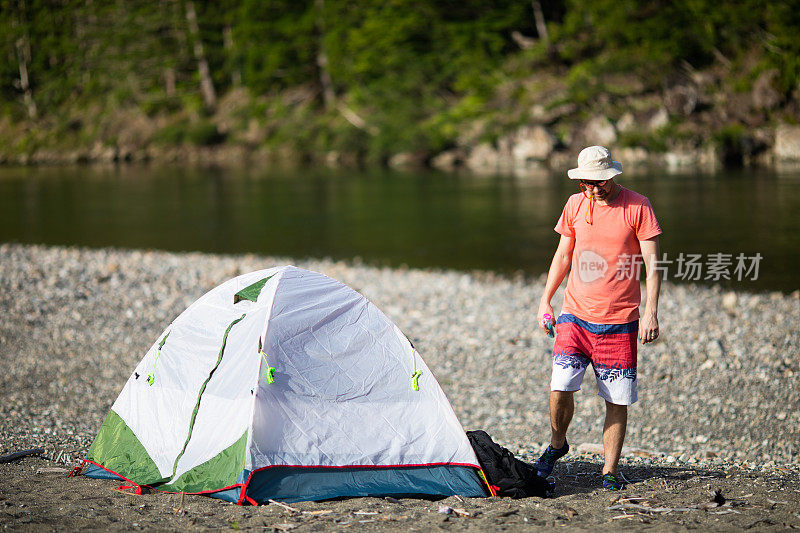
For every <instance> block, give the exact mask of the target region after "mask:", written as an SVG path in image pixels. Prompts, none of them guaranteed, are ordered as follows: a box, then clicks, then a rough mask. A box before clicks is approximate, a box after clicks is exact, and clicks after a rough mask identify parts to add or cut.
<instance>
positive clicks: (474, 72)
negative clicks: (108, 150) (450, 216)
mask: <svg viewBox="0 0 800 533" xmlns="http://www.w3.org/2000/svg"><path fill="white" fill-rule="evenodd" d="M190 1H191V5H192V6H194V8H195V11H196V14H197V25H198V28H199V32H198V33H195V32H194V31H193V29H192V27H191V26H190V24H189V22H188V17H187V14H188V12H189V10H188V7H189V5H190ZM542 7H543V8H544V15H545V18H546V22H547V29H548V33H549V43H545V42H544V41H542V40H535V38H536V37H539V36H538V35H537V29H536V26H535V24H534V19H533V10H532V7H531V3H530V2H519V1H516V0H459V1H456V0H440V1H432V0H422V1H420V0H361V1H359V2H346V1H344V0H218V1H215V2H208V1H203V0H161V1H158V2H155V1H153V0H139V1H136V2H102V1H99V2H82V1H78V0H62V1H60V2H52V1H49V0H26V1H25V2H21V1H17V0H0V114H2V116H5V117H9V118H10V119H11V121H12V122H15V123H16V122H20V121H22V122H24V121H28V120H29V119H28V114H29V112H30V107H29V106H30V103H29V101H28V100H26V98H28V97H30V98H32V101H33V102H34V103H35V106H36V108H37V110H38V117H37V118H36V119H35V120H31V122H32V123H35V122H36V121H40V124H39V126H40V127H41V128H44V129H46V128H48V127H50V129H51V133H52V132H56V133H58V132H59V131H60V130H59V128H60V127H61V126H58V124H59V123H60V120H61V119H59V118H58V117H68V116H72V114H73V112H77V111H80V110H87V109H91V110H92V113H93V116H94V117H95V119H96V121H98V122H99V120H100V119H99V118H98V117H105V118H104V119H103V120H106V119H107V118H108V120H112V121H113V117H114V115H115V113H117V112H118V111H119V110H120V109H126V110H131V109H133V110H137V109H138V110H139V111H140V112H141V114H142V115H144V116H145V117H150V119H152V120H153V121H155V120H165V122H166V123H167V124H168V125H167V126H163V127H162V128H161V130H159V131H158V133H157V134H156V135H155V139H154V140H155V141H156V142H159V143H164V144H181V143H189V144H194V145H198V146H207V145H212V144H216V143H220V142H225V140H226V137H225V136H224V135H222V134H220V132H219V131H218V129H217V128H216V127H215V126H214V125H213V123H222V122H221V120H219V117H215V116H213V115H214V114H215V113H217V112H218V110H217V109H214V108H213V106H209V105H207V104H206V103H205V102H204V100H203V97H202V94H201V90H200V84H201V79H202V77H203V75H204V74H203V73H201V68H200V65H201V63H202V62H201V61H200V59H201V58H199V57H198V55H202V59H203V60H204V61H205V64H207V65H208V70H209V75H210V79H211V81H212V83H213V86H214V89H215V91H216V93H217V95H218V96H222V95H225V94H226V93H229V91H230V90H231V89H233V88H236V89H237V91H238V90H242V92H244V93H246V94H248V95H249V97H252V99H253V101H254V102H256V101H257V102H259V103H258V104H250V105H246V106H244V107H239V108H236V109H235V110H233V111H230V113H233V114H234V115H235V116H234V117H233V118H234V119H235V124H236V126H235V127H234V128H245V127H247V124H249V123H250V122H251V119H253V118H255V119H256V121H257V123H258V124H259V125H262V126H263V128H264V132H265V133H264V134H263V135H261V137H259V138H265V142H266V143H268V144H275V145H277V144H281V143H284V144H288V145H292V146H295V147H296V148H297V149H298V150H299V151H303V152H308V151H312V150H318V151H319V150H321V151H328V150H337V151H347V152H355V153H359V154H363V155H366V156H368V157H369V158H371V159H374V160H377V161H380V160H383V159H385V158H386V157H388V156H389V155H391V154H393V153H397V152H400V151H411V152H418V153H420V152H435V151H439V150H442V149H445V148H448V147H450V146H452V145H453V144H454V143H455V142H456V139H458V138H459V136H460V134H461V132H462V130H463V128H465V127H468V126H469V124H470V123H471V122H474V121H476V120H485V121H487V122H488V121H491V124H489V125H488V126H487V127H486V128H485V129H484V130H483V131H484V132H485V134H486V135H488V136H490V137H492V136H496V135H499V134H501V133H502V130H503V129H504V128H508V127H513V125H514V124H515V123H516V122H518V120H519V119H520V117H521V116H524V111H523V112H519V111H518V110H519V109H523V110H524V109H528V108H529V106H530V105H531V103H532V101H533V99H532V98H531V97H530V95H528V94H526V91H525V89H523V87H528V86H529V85H527V84H525V83H523V80H529V79H531V78H533V77H535V76H536V75H537V70H538V69H546V70H548V71H549V72H551V73H552V72H555V71H559V72H563V73H565V74H564V76H565V77H564V79H563V81H564V82H566V91H563V93H564V94H563V96H561V97H560V98H555V100H559V101H563V102H570V103H576V104H578V106H579V108H580V109H579V110H578V113H582V112H585V111H586V109H587V108H589V107H591V106H593V105H595V102H596V100H597V97H598V96H599V95H601V94H607V95H611V96H612V97H613V96H624V95H625V94H626V93H625V91H626V90H627V89H626V88H624V87H620V86H618V85H617V84H615V83H612V82H610V81H607V80H608V76H609V75H610V74H614V73H634V74H635V77H636V78H637V79H641V80H646V83H647V84H649V86H648V87H647V88H648V89H651V90H652V89H660V87H661V86H662V84H663V83H665V82H667V81H668V78H669V77H670V76H673V75H674V74H675V73H676V72H679V71H680V72H685V70H686V68H687V64H688V65H689V66H691V67H693V68H695V69H697V68H702V67H704V66H707V65H710V64H712V63H713V62H715V61H718V60H719V59H718V58H719V57H721V56H724V57H726V58H728V60H730V61H731V62H732V63H733V64H734V65H737V66H739V65H741V70H742V72H737V73H736V74H735V75H732V76H736V77H735V78H734V79H732V80H729V81H731V82H732V83H733V85H734V86H735V87H737V88H738V89H741V90H746V89H748V87H749V84H750V83H751V82H752V81H753V80H754V79H755V76H756V75H757V74H756V69H758V71H759V72H760V71H763V70H765V69H771V68H777V69H778V71H779V77H778V80H777V84H778V88H779V90H780V91H782V92H783V93H784V95H785V96H787V97H790V95H791V94H792V91H794V90H795V89H796V87H797V85H798V82H800V39H797V34H798V30H800V9H797V8H796V6H794V5H792V4H791V3H789V2H771V1H769V0H716V1H714V2H711V1H710V0H594V1H592V2H584V1H582V0H556V1H553V2H542ZM514 32H519V33H520V34H522V35H523V36H526V37H527V38H528V39H529V40H531V39H533V41H532V42H533V43H534V44H533V46H532V47H531V48H529V49H527V50H522V49H521V48H520V47H519V46H518V44H516V42H515V40H514V39H512V34H514ZM751 55H755V56H756V59H757V61H755V62H754V61H750V60H749V58H750V56H751ZM754 64H755V65H756V66H755V67H754V66H753V65H754ZM748 69H749V70H748ZM23 71H25V72H27V77H28V80H29V86H28V88H27V89H28V90H27V95H26V90H25V89H24V88H23V84H22V81H21V78H22V74H21V73H22V72H23ZM326 88H327V89H328V91H329V93H328V94H329V95H330V94H331V92H332V94H333V101H327V102H326V99H325V98H324V97H323V95H324V90H325V89H326ZM291 91H295V92H297V93H299V94H301V96H300V97H298V98H294V97H288V96H287V93H289V92H291ZM548 98H549V101H550V102H553V101H554V97H553V96H552V95H551V96H550V97H548ZM284 100H285V101H284ZM343 106H346V108H347V109H348V110H349V112H352V113H355V114H356V115H357V116H358V117H360V119H361V120H363V122H364V124H363V125H361V124H360V122H359V120H356V121H355V122H356V124H358V125H354V124H353V120H352V117H351V118H345V115H344V114H343V111H342V109H343ZM776 116H777V115H776ZM109 117H110V118H109ZM228 118H230V117H228ZM65 120H66V119H65ZM91 120H92V119H91V118H89V119H87V120H84V121H83V127H82V129H81V130H80V131H71V130H69V129H68V128H67V130H65V131H64V134H65V136H66V137H65V138H68V139H71V138H80V139H81V142H89V141H90V139H86V138H85V136H86V135H89V134H90V133H89V132H98V133H97V134H98V135H100V134H101V133H99V132H101V131H102V129H103V128H100V127H98V126H97V125H90V124H89V122H91ZM46 124H50V125H51V126H47V125H46ZM52 124H56V126H52ZM227 124H228V126H230V122H227ZM37 131H38V130H37ZM631 135H633V134H631ZM664 135H665V134H664V133H663V132H661V133H658V134H647V135H646V136H645V137H648V138H647V139H645V138H644V137H642V138H633V137H632V138H631V139H628V140H626V141H624V142H630V143H637V144H638V143H645V142H647V143H648V145H661V144H665V143H666V142H668V141H665V140H663V138H661V137H663V136H664ZM719 135H721V136H722V137H720V139H721V140H720V142H728V141H725V140H724V139H723V138H725V139H728V137H729V136H730V135H733V132H728V133H725V132H719ZM726 136H728V137H726ZM46 138H47V136H46V134H45V133H43V131H40V132H39V133H37V134H34V135H32V136H31V137H30V138H29V139H27V140H19V141H18V144H20V145H21V146H20V149H24V150H28V149H30V148H31V147H32V146H35V145H36V143H42V142H45V141H44V139H46ZM232 138H233V139H236V138H237V137H236V136H235V135H234V136H232ZM730 140H731V139H729V141H730ZM731 142H732V141H731Z"/></svg>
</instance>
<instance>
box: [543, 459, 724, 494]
mask: <svg viewBox="0 0 800 533" xmlns="http://www.w3.org/2000/svg"><path fill="white" fill-rule="evenodd" d="M602 467H603V463H602V461H601V460H599V459H598V460H597V461H596V462H589V461H561V462H559V463H558V464H557V465H556V467H555V469H554V470H553V476H552V477H553V478H554V479H555V482H556V494H555V497H556V498H558V497H561V496H568V495H571V494H585V493H590V492H594V491H595V490H600V489H602V482H601V479H600V475H601V472H602ZM620 470H621V472H622V475H623V476H624V478H625V479H626V480H627V481H628V483H629V485H630V486H631V488H632V489H635V488H636V486H637V484H639V483H642V482H646V481H648V480H652V479H660V480H666V481H683V480H687V479H690V478H693V477H696V476H706V477H724V475H725V474H724V473H722V472H719V471H715V470H709V469H705V468H688V467H675V466H661V465H647V464H642V465H623V466H621V467H620Z"/></svg>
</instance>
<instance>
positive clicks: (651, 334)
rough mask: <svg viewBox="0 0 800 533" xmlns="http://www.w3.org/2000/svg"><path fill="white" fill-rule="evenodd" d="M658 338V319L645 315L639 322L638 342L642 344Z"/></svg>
mask: <svg viewBox="0 0 800 533" xmlns="http://www.w3.org/2000/svg"><path fill="white" fill-rule="evenodd" d="M657 338H658V318H657V317H656V315H655V314H652V313H645V315H644V316H643V317H642V318H641V320H639V340H640V341H642V344H647V343H648V342H653V341H654V340H656V339H657Z"/></svg>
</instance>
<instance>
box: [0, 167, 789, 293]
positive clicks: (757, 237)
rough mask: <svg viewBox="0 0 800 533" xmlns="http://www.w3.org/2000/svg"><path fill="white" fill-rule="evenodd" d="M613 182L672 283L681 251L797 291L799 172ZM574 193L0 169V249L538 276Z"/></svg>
mask: <svg viewBox="0 0 800 533" xmlns="http://www.w3.org/2000/svg"><path fill="white" fill-rule="evenodd" d="M617 181H618V182H619V183H620V184H622V185H623V186H626V187H629V188H631V189H633V190H636V191H638V192H641V193H643V194H645V195H646V196H648V197H649V198H650V200H651V202H652V204H653V206H654V208H655V210H656V214H657V216H658V218H659V221H660V223H661V226H662V228H663V229H664V234H663V236H662V238H661V247H662V252H663V253H665V254H666V257H665V259H666V260H667V261H673V263H665V265H664V266H665V269H666V274H667V278H668V279H670V280H677V281H681V280H682V278H688V277H697V276H698V271H697V270H691V269H687V268H686V265H685V263H684V268H683V269H682V271H678V266H679V265H678V261H679V259H680V257H681V256H680V254H681V253H683V254H684V255H683V259H688V258H689V257H690V256H689V254H695V255H696V257H695V264H699V265H700V267H699V268H700V271H699V276H700V278H701V279H700V280H699V281H700V282H703V283H706V284H712V283H720V284H722V285H723V286H725V287H736V288H741V289H746V290H755V291H760V290H782V291H792V290H795V289H797V288H800V273H798V263H799V262H800V231H798V230H799V229H800V172H793V173H783V174H781V173H775V172H766V171H759V172H751V171H725V172H720V173H717V174H712V175H709V174H686V175H654V174H650V175H642V176H628V175H625V174H623V175H622V176H620V178H618V180H617ZM574 192H577V188H576V186H575V183H574V182H570V181H569V180H567V179H566V176H564V175H550V176H542V177H538V178H515V177H503V176H492V177H477V176H472V175H466V174H459V175H450V174H443V173H438V172H434V171H419V172H408V173H401V172H392V171H388V170H330V169H300V170H298V169H293V170H273V169H259V168H186V167H183V166H163V165H158V166H156V165H142V166H121V167H92V166H88V167H85V166H80V167H77V166H76V167H39V168H0V241H2V242H22V243H46V244H62V245H79V246H90V247H104V246H113V247H122V248H152V249H163V250H176V251H178V250H200V251H206V252H220V253H256V254H269V255H281V256H291V257H295V258H303V257H333V258H337V259H352V258H355V257H359V258H361V259H362V260H363V261H365V262H368V263H371V264H377V265H391V266H398V265H402V264H405V265H408V266H412V267H441V268H455V269H460V270H472V269H481V270H492V271H498V272H502V273H513V272H517V271H522V272H524V273H526V274H528V275H534V276H537V275H540V274H542V273H545V272H546V271H547V268H548V266H549V263H550V259H551V258H552V254H553V251H554V250H555V246H556V244H557V241H558V236H557V235H556V234H555V233H554V231H553V226H554V225H555V222H556V220H557V219H558V216H559V214H560V212H561V209H562V207H563V205H564V202H565V201H566V199H567V198H568V197H569V195H570V194H572V193H574ZM714 254H730V256H726V255H722V256H716V255H714ZM740 254H741V255H740ZM756 254H760V256H761V258H760V259H756V258H757V255H756ZM737 258H741V259H740V260H739V261H737ZM712 263H713V264H714V265H716V266H712ZM266 266H269V265H265V267H266ZM737 266H739V269H738V270H737ZM755 266H758V275H757V276H756V275H755V269H754V267H755ZM748 269H749V272H747V270H748ZM715 272H716V273H715ZM726 274H727V275H728V276H729V277H730V278H731V279H730V280H725V279H724V275H726ZM715 277H720V279H719V280H718V281H716V280H715V279H714V278H715ZM737 277H741V278H742V280H741V281H738V280H737ZM754 277H757V279H753V278H754ZM706 278H709V279H706Z"/></svg>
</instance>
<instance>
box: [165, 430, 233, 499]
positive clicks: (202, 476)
mask: <svg viewBox="0 0 800 533" xmlns="http://www.w3.org/2000/svg"><path fill="white" fill-rule="evenodd" d="M246 447H247V431H245V432H244V433H243V434H242V436H241V437H239V440H237V441H236V442H234V443H233V444H231V445H230V446H228V447H227V448H225V449H224V450H222V451H221V452H219V453H218V454H217V455H215V456H214V457H212V458H211V459H209V460H208V461H206V462H205V463H203V464H200V465H197V466H196V467H194V468H192V469H191V470H189V471H187V472H184V473H183V474H181V476H180V477H179V478H178V479H176V480H175V481H174V482H172V483H169V484H167V485H161V486H160V487H158V490H166V491H169V492H204V491H208V490H219V489H224V488H226V487H230V486H231V485H234V484H236V481H237V479H238V477H239V474H240V473H241V472H242V470H244V456H245V448H246Z"/></svg>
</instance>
